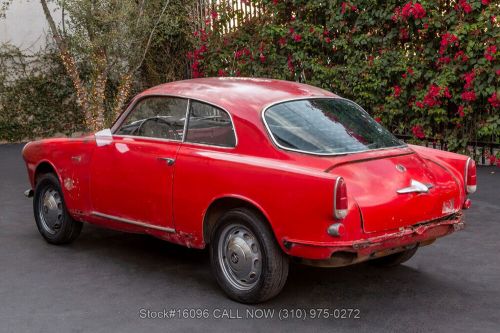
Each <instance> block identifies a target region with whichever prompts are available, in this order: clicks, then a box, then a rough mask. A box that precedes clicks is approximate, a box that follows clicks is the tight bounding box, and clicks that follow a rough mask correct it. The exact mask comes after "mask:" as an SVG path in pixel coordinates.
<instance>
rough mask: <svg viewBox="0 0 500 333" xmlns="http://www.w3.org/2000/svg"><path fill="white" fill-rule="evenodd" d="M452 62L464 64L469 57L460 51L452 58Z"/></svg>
mask: <svg viewBox="0 0 500 333" xmlns="http://www.w3.org/2000/svg"><path fill="white" fill-rule="evenodd" d="M453 59H454V60H461V61H462V62H466V61H467V60H469V57H467V55H466V54H465V53H464V51H462V50H460V51H458V52H457V53H455V56H454V57H453Z"/></svg>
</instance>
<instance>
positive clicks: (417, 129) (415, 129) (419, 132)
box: [411, 125, 425, 139]
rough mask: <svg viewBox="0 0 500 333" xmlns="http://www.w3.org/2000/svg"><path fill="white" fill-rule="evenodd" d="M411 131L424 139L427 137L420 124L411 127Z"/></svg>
mask: <svg viewBox="0 0 500 333" xmlns="http://www.w3.org/2000/svg"><path fill="white" fill-rule="evenodd" d="M411 131H412V133H413V135H414V136H415V137H416V138H418V139H423V138H425V133H424V130H423V128H422V126H420V125H415V126H413V127H412V128H411Z"/></svg>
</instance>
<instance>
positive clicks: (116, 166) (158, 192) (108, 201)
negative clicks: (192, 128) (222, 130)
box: [90, 96, 188, 232]
mask: <svg viewBox="0 0 500 333" xmlns="http://www.w3.org/2000/svg"><path fill="white" fill-rule="evenodd" d="M187 110H188V100H187V99H183V98H176V97H166V96H153V97H146V98H143V99H141V100H139V101H138V102H137V103H136V104H135V105H134V106H133V107H132V109H131V111H130V112H129V113H128V114H127V115H126V116H125V118H124V120H123V121H122V122H121V124H120V125H119V126H118V127H116V128H115V130H114V133H113V134H112V137H111V138H110V140H109V142H105V143H104V144H102V143H99V142H97V143H96V145H97V146H96V148H95V151H94V154H93V156H92V161H91V165H90V168H91V170H90V177H91V178H90V194H91V205H92V214H93V215H96V216H100V217H103V218H108V219H112V220H114V221H119V222H123V223H130V224H135V225H143V226H147V227H151V228H154V229H160V230H164V231H171V232H173V231H175V228H174V225H173V219H172V186H173V175H174V169H175V159H176V156H177V152H178V150H179V148H180V145H181V143H182V140H183V137H184V131H185V128H184V127H185V122H186V114H187Z"/></svg>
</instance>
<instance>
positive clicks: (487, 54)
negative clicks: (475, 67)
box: [484, 45, 497, 61]
mask: <svg viewBox="0 0 500 333" xmlns="http://www.w3.org/2000/svg"><path fill="white" fill-rule="evenodd" d="M495 53H497V47H496V46H495V45H490V46H488V48H487V49H486V51H485V52H484V57H485V58H486V59H487V60H488V61H493V60H494V59H495V57H494V55H495Z"/></svg>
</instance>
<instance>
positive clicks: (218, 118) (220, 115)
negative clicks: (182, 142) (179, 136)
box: [186, 101, 236, 147]
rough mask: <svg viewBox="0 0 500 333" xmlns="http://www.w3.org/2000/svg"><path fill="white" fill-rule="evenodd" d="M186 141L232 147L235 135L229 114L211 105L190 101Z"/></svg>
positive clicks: (234, 143) (234, 142)
mask: <svg viewBox="0 0 500 333" xmlns="http://www.w3.org/2000/svg"><path fill="white" fill-rule="evenodd" d="M186 141H187V142H193V143H201V144H206V145H213V146H220V147H234V146H235V145H236V136H235V135H234V129H233V124H232V122H231V118H230V117H229V114H228V113H227V112H226V111H224V110H221V109H219V108H217V107H215V106H213V105H210V104H206V103H202V102H198V101H192V102H191V108H190V112H189V121H188V126H187V133H186Z"/></svg>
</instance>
